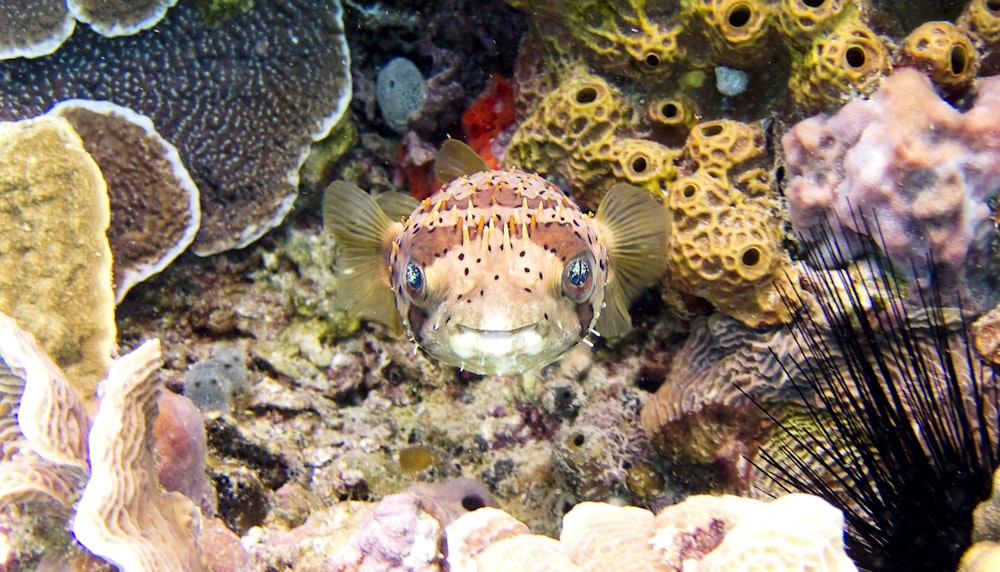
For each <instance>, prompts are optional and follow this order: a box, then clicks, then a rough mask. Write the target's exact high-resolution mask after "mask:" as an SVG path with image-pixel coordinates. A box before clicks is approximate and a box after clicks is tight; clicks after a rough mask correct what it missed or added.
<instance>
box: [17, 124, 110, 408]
mask: <svg viewBox="0 0 1000 572" xmlns="http://www.w3.org/2000/svg"><path fill="white" fill-rule="evenodd" d="M110 220H111V211H110V206H109V203H108V193H107V189H106V187H105V184H104V178H103V177H102V176H101V171H100V169H99V168H98V167H97V164H96V163H95V162H94V161H93V159H92V158H91V157H90V155H88V154H87V152H86V151H85V150H84V147H83V143H82V141H81V140H80V137H79V136H77V134H76V132H75V131H74V130H73V128H72V127H71V126H70V124H69V123H68V122H67V121H66V120H65V119H62V118H57V117H41V118H38V119H32V120H26V121H21V122H17V123H0V311H3V312H7V313H9V314H10V315H11V316H13V318H14V319H16V320H17V321H18V322H19V323H20V324H21V325H22V327H24V328H25V329H27V330H28V331H30V332H32V333H33V334H34V335H35V336H36V337H37V338H38V339H39V340H40V342H41V345H42V347H43V348H44V350H45V352H46V353H47V354H48V355H50V356H51V357H52V359H53V360H54V361H55V362H56V363H57V364H58V365H59V366H60V367H61V368H62V369H63V370H65V371H66V374H67V377H68V378H69V379H70V382H71V383H72V384H73V385H74V386H75V387H76V389H77V390H78V391H79V392H80V394H81V395H83V397H84V399H85V400H86V399H92V398H93V394H94V388H95V387H96V385H97V382H98V381H99V380H100V379H101V378H102V377H103V376H104V372H105V371H106V370H107V368H108V366H109V365H110V364H111V353H112V351H113V350H114V345H115V335H116V334H115V320H114V291H113V287H112V281H111V249H110V247H109V246H108V239H107V236H106V234H105V233H106V231H107V229H108V225H109V224H110Z"/></svg>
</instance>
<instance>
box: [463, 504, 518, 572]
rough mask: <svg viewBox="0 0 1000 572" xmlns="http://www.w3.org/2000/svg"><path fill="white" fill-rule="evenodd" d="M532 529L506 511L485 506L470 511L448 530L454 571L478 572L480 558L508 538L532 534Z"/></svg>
mask: <svg viewBox="0 0 1000 572" xmlns="http://www.w3.org/2000/svg"><path fill="white" fill-rule="evenodd" d="M529 533H530V531H529V530H528V527H527V526H526V525H525V524H524V523H523V522H521V521H519V520H517V519H516V518H514V517H513V516H511V515H509V514H507V513H506V512H504V511H502V510H500V509H498V508H492V507H483V508H480V509H477V510H474V511H471V512H467V513H465V514H463V515H462V516H460V517H458V518H457V519H455V521H454V522H452V523H451V524H449V525H448V526H447V527H446V528H445V536H446V538H447V541H448V564H449V565H450V570H451V572H476V571H477V570H478V568H477V566H476V557H477V556H478V555H479V553H480V552H482V551H483V550H484V549H486V547H487V546H489V545H490V544H493V543H494V542H497V541H500V540H503V539H505V538H513V537H515V536H518V535H521V534H529Z"/></svg>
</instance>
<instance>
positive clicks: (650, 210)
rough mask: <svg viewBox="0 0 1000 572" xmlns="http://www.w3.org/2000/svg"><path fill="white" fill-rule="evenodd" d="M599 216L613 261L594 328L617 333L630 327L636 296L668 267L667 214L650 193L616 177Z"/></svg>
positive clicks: (610, 264)
mask: <svg viewBox="0 0 1000 572" xmlns="http://www.w3.org/2000/svg"><path fill="white" fill-rule="evenodd" d="M595 220H596V222H597V223H598V224H599V226H600V227H602V229H603V230H604V232H603V233H602V234H603V235H604V236H605V237H606V239H605V243H606V244H607V246H608V267H609V274H608V283H607V286H606V287H605V293H604V302H605V307H604V309H603V310H602V311H601V315H600V317H599V318H598V320H597V326H596V328H597V331H598V332H599V333H600V334H601V335H602V336H606V337H611V338H613V337H616V336H621V335H623V334H626V333H628V332H629V330H631V329H632V320H631V318H630V317H629V313H628V307H629V304H631V302H632V299H633V298H634V297H635V296H636V295H637V294H639V293H640V292H642V290H643V289H644V288H647V287H649V286H652V285H653V284H655V283H656V282H657V281H658V280H660V279H661V278H663V275H664V274H665V273H666V271H667V240H668V237H669V219H668V218H667V212H666V210H665V209H664V207H663V204H662V203H661V202H660V200H659V199H657V198H656V197H654V196H653V195H652V193H650V192H649V191H647V190H645V189H640V188H636V187H633V186H632V185H629V184H627V183H618V184H616V185H615V186H613V187H611V190H609V191H608V192H607V193H606V194H605V195H604V198H603V199H602V200H601V204H600V205H599V206H598V207H597V215H596V216H595Z"/></svg>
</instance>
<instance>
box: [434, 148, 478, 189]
mask: <svg viewBox="0 0 1000 572" xmlns="http://www.w3.org/2000/svg"><path fill="white" fill-rule="evenodd" d="M489 170H490V167H489V165H487V164H486V161H483V158H482V157H480V156H479V154H478V153H476V152H475V151H473V150H472V147H469V146H468V145H466V144H465V143H462V142H461V141H459V140H458V139H448V140H446V141H445V142H444V143H443V144H442V145H441V150H440V151H438V156H437V160H435V161H434V176H435V177H437V179H438V180H439V181H441V182H442V183H448V182H451V181H454V180H455V179H457V178H459V177H464V176H466V175H471V174H473V173H478V172H480V171H489Z"/></svg>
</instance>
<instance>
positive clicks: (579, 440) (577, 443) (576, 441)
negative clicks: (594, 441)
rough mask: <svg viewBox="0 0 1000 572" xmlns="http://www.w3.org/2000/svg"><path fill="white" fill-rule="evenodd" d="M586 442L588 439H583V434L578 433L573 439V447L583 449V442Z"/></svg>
mask: <svg viewBox="0 0 1000 572" xmlns="http://www.w3.org/2000/svg"><path fill="white" fill-rule="evenodd" d="M585 440H586V439H584V437H583V433H577V434H576V435H575V436H574V437H573V446H574V447H583V442H584V441H585Z"/></svg>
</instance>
